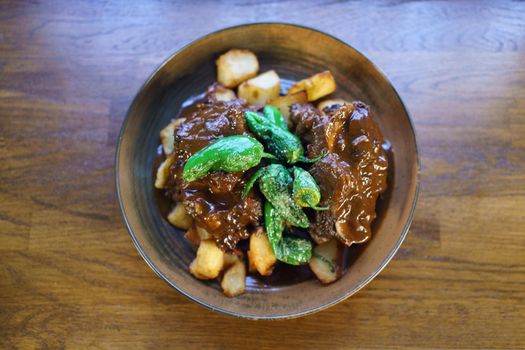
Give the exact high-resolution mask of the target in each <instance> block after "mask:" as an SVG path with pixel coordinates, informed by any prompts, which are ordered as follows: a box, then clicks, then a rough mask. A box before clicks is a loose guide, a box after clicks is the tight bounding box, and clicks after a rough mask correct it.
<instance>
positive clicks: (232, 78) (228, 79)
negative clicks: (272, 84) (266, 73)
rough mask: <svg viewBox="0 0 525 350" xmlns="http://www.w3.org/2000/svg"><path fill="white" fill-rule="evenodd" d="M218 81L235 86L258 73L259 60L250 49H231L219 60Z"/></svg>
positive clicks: (231, 86) (217, 62)
mask: <svg viewBox="0 0 525 350" xmlns="http://www.w3.org/2000/svg"><path fill="white" fill-rule="evenodd" d="M215 63H216V64H217V81H218V82H219V83H221V84H222V85H224V86H225V87H229V88H233V87H236V86H237V85H239V84H240V83H242V82H243V81H245V80H248V79H250V78H252V77H254V76H256V75H257V72H258V71H259V61H258V60H257V56H255V54H254V53H253V52H251V51H250V50H243V49H231V50H230V51H228V52H226V53H224V54H223V55H221V56H220V57H219V58H218V59H217V61H215Z"/></svg>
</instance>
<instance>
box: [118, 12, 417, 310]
mask: <svg viewBox="0 0 525 350" xmlns="http://www.w3.org/2000/svg"><path fill="white" fill-rule="evenodd" d="M268 25H279V26H285V27H295V28H301V29H306V30H309V31H313V32H317V33H319V34H322V35H324V36H327V37H329V38H331V39H334V40H336V41H338V42H339V43H341V44H343V45H345V46H348V47H349V48H351V49H353V50H355V51H356V52H357V53H358V54H360V55H361V56H362V57H363V58H364V60H365V61H366V62H367V63H368V64H370V65H371V66H372V67H374V69H376V70H377V71H378V73H379V74H380V75H381V76H382V77H383V79H385V81H386V82H387V83H388V85H390V87H391V88H392V90H393V91H394V93H395V95H396V96H397V98H398V99H399V101H400V103H401V107H402V108H403V110H404V111H405V113H406V116H407V117H408V124H409V125H410V130H411V132H412V136H413V139H414V145H415V156H416V167H417V171H416V189H415V193H414V199H413V201H412V205H411V208H410V212H409V214H408V218H407V222H406V223H405V226H404V227H403V230H402V232H401V235H400V236H399V239H398V241H397V242H396V244H395V245H394V247H393V248H392V250H391V251H390V252H389V254H388V256H387V257H386V258H385V259H384V260H383V261H382V262H381V264H380V265H379V266H378V267H377V269H375V270H374V271H373V272H372V273H371V274H370V275H369V276H368V277H367V278H366V279H365V280H363V281H362V282H361V283H360V284H358V285H357V286H356V287H354V288H352V289H351V290H349V291H348V292H347V293H345V294H343V295H341V296H339V297H338V298H335V299H334V300H332V301H330V302H328V303H325V304H323V305H320V306H317V307H313V308H309V309H306V310H302V311H298V312H294V313H289V314H282V315H269V316H260V315H251V314H244V313H238V312H233V311H229V310H226V309H222V308H220V307H215V306H213V305H210V304H208V303H207V302H205V301H203V300H200V299H197V298H196V297H194V296H192V295H191V294H189V293H186V292H185V291H183V290H182V289H181V288H179V287H178V286H177V285H176V284H175V283H173V282H172V281H170V280H169V279H168V278H167V277H166V276H165V275H164V274H163V273H162V272H161V271H160V270H159V269H158V268H157V267H156V266H155V264H154V263H153V261H152V260H151V259H150V258H149V257H148V256H147V254H146V253H145V252H144V250H143V249H142V247H141V246H140V243H139V242H138V241H137V238H136V237H135V234H134V233H133V229H132V228H131V226H130V223H129V220H128V217H127V215H126V211H125V209H124V204H123V201H122V195H121V190H120V181H119V173H120V171H119V170H120V169H119V162H120V151H121V144H122V138H123V136H124V132H125V130H126V128H127V124H128V121H129V116H130V113H131V111H132V110H133V109H134V107H135V104H136V103H137V98H138V96H139V95H140V94H141V93H142V92H143V91H144V89H145V88H146V87H147V86H148V85H149V84H150V82H151V81H152V80H153V78H154V77H155V76H156V75H157V73H158V72H159V71H160V70H162V68H163V67H164V66H165V65H166V64H167V63H168V62H169V61H171V60H172V59H173V58H174V57H175V56H177V55H178V54H180V53H181V52H183V51H185V50H188V49H190V48H191V47H192V46H193V45H194V44H196V43H198V42H200V41H202V40H204V39H206V38H208V37H211V36H213V35H216V34H218V33H222V32H225V31H229V30H235V29H239V28H246V27H256V26H268ZM420 175H421V163H420V156H419V148H418V145H417V137H416V130H415V127H414V123H413V121H412V117H411V115H410V113H409V111H408V109H407V107H406V105H405V103H404V102H403V100H402V99H401V96H400V95H399V93H398V92H397V90H396V88H395V87H394V85H393V84H392V82H391V81H390V80H389V79H388V77H387V76H386V74H385V72H384V71H383V70H382V69H381V68H379V67H378V66H377V65H376V64H375V63H374V62H372V61H371V60H370V59H369V58H368V57H367V56H365V55H364V54H363V53H362V52H361V51H359V50H357V49H356V48H355V47H353V46H352V45H350V44H348V43H347V42H345V41H344V40H342V39H339V38H338V37H336V36H334V35H332V34H329V33H326V32H324V31H321V30H319V29H315V28H311V27H308V26H305V25H301V24H295V23H286V22H253V23H244V24H238V25H234V26H230V27H225V28H222V29H219V30H216V31H213V32H210V33H208V34H205V35H203V36H200V37H199V38H197V39H195V40H192V41H190V42H188V43H186V44H185V45H183V46H182V47H181V48H179V49H178V50H176V51H175V52H173V53H172V54H170V55H169V56H168V57H167V58H166V59H165V60H164V61H163V62H162V63H160V64H159V65H158V66H157V67H156V68H155V69H154V71H153V72H152V73H151V74H150V75H149V77H148V78H147V79H146V81H145V82H144V83H143V84H142V85H141V86H140V88H139V90H138V91H137V93H136V94H135V96H134V97H133V100H132V103H131V105H130V106H129V108H128V110H127V111H126V116H125V117H124V120H123V121H122V126H121V128H120V131H119V135H118V138H117V146H116V150H115V187H116V192H117V198H118V202H119V208H120V212H121V214H122V217H123V218H124V222H125V224H126V228H127V231H128V233H129V235H130V236H131V240H132V241H133V244H134V245H135V248H136V249H137V251H138V252H139V253H140V255H141V256H142V258H143V259H144V261H145V262H146V264H148V266H149V267H150V268H151V269H152V270H153V271H154V272H155V274H157V276H159V277H160V278H161V279H162V280H164V281H165V282H166V283H167V284H169V285H170V286H171V287H173V288H174V289H175V290H177V291H178V292H179V293H180V294H182V295H183V296H185V297H186V298H188V299H190V300H191V301H193V302H195V303H197V304H199V305H201V306H203V307H205V308H207V309H210V310H213V311H216V312H218V313H222V314H225V315H229V316H235V317H239V318H244V319H251V320H278V319H291V318H298V317H301V316H306V315H310V314H314V313H316V312H319V311H322V310H325V309H328V308H330V307H332V306H334V305H336V304H338V303H339V302H341V301H343V300H345V299H347V298H349V297H350V296H352V295H353V294H355V293H357V292H358V291H359V290H361V289H362V288H363V287H365V286H366V285H367V284H368V283H370V282H371V281H372V280H373V279H374V278H375V277H376V276H377V275H378V274H379V273H380V272H381V271H382V270H383V269H384V268H385V267H386V265H388V263H389V262H390V261H391V260H392V258H393V257H394V255H395V254H396V253H397V251H398V250H399V248H400V246H401V244H402V243H403V241H404V239H405V237H406V235H407V234H408V231H409V229H410V226H411V224H412V220H413V217H414V212H415V209H416V205H417V201H418V198H419V192H420Z"/></svg>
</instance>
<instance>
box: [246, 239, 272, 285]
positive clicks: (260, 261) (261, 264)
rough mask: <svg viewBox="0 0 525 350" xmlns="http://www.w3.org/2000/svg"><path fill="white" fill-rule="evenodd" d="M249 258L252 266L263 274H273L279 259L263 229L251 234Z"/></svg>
mask: <svg viewBox="0 0 525 350" xmlns="http://www.w3.org/2000/svg"><path fill="white" fill-rule="evenodd" d="M248 259H249V263H250V267H253V268H255V270H256V271H257V272H259V273H260V274H261V275H263V276H269V275H271V274H272V271H273V267H274V265H275V263H276V261H277V259H276V258H275V254H274V253H273V251H272V248H271V247H270V242H269V241H268V238H267V237H266V232H265V231H264V230H263V229H258V230H257V231H256V232H254V233H253V234H252V235H251V236H250V250H248Z"/></svg>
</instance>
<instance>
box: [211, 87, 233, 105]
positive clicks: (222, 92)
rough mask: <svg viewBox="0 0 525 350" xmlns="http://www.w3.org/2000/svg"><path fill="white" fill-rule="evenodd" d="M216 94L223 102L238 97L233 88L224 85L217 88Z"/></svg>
mask: <svg viewBox="0 0 525 350" xmlns="http://www.w3.org/2000/svg"><path fill="white" fill-rule="evenodd" d="M214 95H215V99H216V100H217V101H222V102H228V101H232V100H235V99H236V98H237V96H236V95H235V92H234V91H233V90H232V89H228V88H225V87H223V86H221V87H219V88H217V89H215V92H214Z"/></svg>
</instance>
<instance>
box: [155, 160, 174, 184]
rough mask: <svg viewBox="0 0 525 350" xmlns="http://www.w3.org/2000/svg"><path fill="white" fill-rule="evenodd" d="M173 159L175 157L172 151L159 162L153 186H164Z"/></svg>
mask: <svg viewBox="0 0 525 350" xmlns="http://www.w3.org/2000/svg"><path fill="white" fill-rule="evenodd" d="M174 161H175V157H174V155H173V153H172V154H170V155H169V156H168V157H167V158H166V159H165V160H164V161H163V162H162V163H161V164H160V166H159V168H158V169H157V176H156V178H155V188H158V189H162V188H164V187H165V186H166V182H167V181H168V177H169V176H170V166H171V165H172V164H173V162H174Z"/></svg>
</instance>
